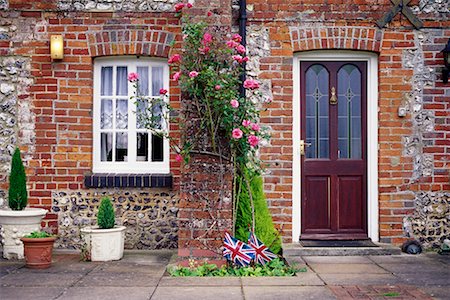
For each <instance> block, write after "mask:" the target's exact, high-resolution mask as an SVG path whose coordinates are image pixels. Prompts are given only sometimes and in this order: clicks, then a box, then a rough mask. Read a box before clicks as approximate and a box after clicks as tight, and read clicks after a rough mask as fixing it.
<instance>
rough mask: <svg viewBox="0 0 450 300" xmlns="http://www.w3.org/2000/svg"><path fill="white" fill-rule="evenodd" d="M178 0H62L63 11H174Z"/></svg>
mask: <svg viewBox="0 0 450 300" xmlns="http://www.w3.org/2000/svg"><path fill="white" fill-rule="evenodd" d="M177 2H178V0H61V1H59V2H58V9H59V10H62V11H133V12H136V11H148V12H165V11H172V10H173V5H174V4H175V3H177Z"/></svg>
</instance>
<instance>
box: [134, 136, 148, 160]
mask: <svg viewBox="0 0 450 300" xmlns="http://www.w3.org/2000/svg"><path fill="white" fill-rule="evenodd" d="M136 160H137V161H148V133H147V132H138V133H137V139H136Z"/></svg>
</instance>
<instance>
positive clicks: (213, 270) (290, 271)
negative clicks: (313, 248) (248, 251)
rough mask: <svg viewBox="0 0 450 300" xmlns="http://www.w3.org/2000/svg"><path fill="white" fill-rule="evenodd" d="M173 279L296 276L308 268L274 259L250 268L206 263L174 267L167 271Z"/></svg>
mask: <svg viewBox="0 0 450 300" xmlns="http://www.w3.org/2000/svg"><path fill="white" fill-rule="evenodd" d="M167 271H168V272H169V274H170V275H171V276H173V277H187V276H193V277H225V276H235V277H260V276H295V274H296V273H298V272H306V268H298V267H296V266H288V265H286V264H285V263H284V262H283V261H282V260H281V259H274V260H272V261H271V262H269V263H267V264H266V265H264V266H263V265H255V266H248V267H241V268H238V267H232V266H227V265H224V266H222V267H220V268H219V267H217V265H215V264H208V263H204V264H202V265H195V263H191V265H190V266H189V267H181V266H177V267H172V268H169V269H168V270H167Z"/></svg>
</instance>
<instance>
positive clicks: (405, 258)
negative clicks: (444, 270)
mask: <svg viewBox="0 0 450 300" xmlns="http://www.w3.org/2000/svg"><path fill="white" fill-rule="evenodd" d="M368 258H369V259H370V260H371V261H373V262H375V263H378V264H402V263H403V264H405V263H436V262H437V261H436V258H434V257H431V256H428V255H425V254H418V255H409V254H402V255H373V256H368Z"/></svg>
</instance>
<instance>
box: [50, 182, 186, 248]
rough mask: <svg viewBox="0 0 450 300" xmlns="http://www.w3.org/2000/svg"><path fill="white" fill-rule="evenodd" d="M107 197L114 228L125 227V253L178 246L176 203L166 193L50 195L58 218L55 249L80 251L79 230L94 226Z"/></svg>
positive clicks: (175, 198)
mask: <svg viewBox="0 0 450 300" xmlns="http://www.w3.org/2000/svg"><path fill="white" fill-rule="evenodd" d="M105 196H109V197H110V198H111V200H112V202H113V205H114V209H115V212H116V225H124V226H126V227H127V229H126V232H125V248H126V249H172V248H177V244H178V225H177V215H178V201H179V197H178V195H177V193H176V192H174V191H171V190H166V189H159V190H153V189H152V190H149V191H143V190H130V191H123V190H120V189H110V190H107V191H106V190H105V191H98V190H83V191H75V192H74V191H59V192H54V193H53V205H52V212H53V213H55V214H58V227H59V228H58V237H59V238H58V240H57V242H56V244H55V246H56V247H57V248H64V249H80V247H81V244H82V243H81V239H80V228H83V227H87V226H95V225H96V215H97V212H98V207H99V205H100V201H101V199H102V198H103V197H105Z"/></svg>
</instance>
